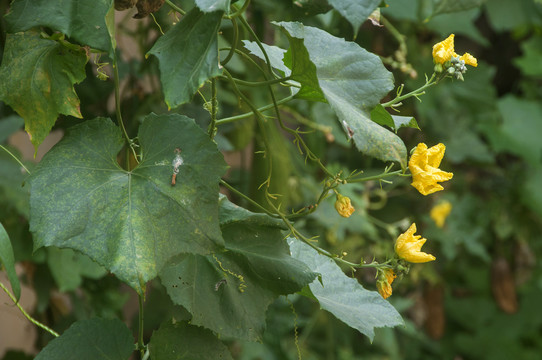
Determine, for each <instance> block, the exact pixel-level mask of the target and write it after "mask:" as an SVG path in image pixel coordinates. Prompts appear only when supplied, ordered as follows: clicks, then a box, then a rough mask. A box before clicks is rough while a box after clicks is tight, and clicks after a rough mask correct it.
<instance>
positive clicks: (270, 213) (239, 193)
mask: <svg viewBox="0 0 542 360" xmlns="http://www.w3.org/2000/svg"><path fill="white" fill-rule="evenodd" d="M220 184H221V185H222V186H224V187H225V188H227V189H228V190H230V191H232V192H234V193H235V194H237V195H238V196H240V197H242V198H243V199H245V200H246V201H248V202H249V203H251V204H252V205H254V206H255V207H257V208H258V209H260V210H261V211H263V212H264V213H266V214H267V215H269V216H272V217H277V215H276V214H273V213H272V212H271V211H269V210H267V209H266V208H264V207H263V206H261V205H260V204H258V203H257V202H256V201H254V200H253V199H251V198H250V197H248V196H246V195H245V194H243V193H242V192H240V191H239V190H237V189H236V188H234V187H233V186H231V185H230V184H228V183H227V182H226V181H224V180H222V179H221V180H220Z"/></svg>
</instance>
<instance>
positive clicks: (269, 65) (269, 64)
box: [239, 16, 278, 78]
mask: <svg viewBox="0 0 542 360" xmlns="http://www.w3.org/2000/svg"><path fill="white" fill-rule="evenodd" d="M239 19H240V20H241V25H243V27H244V28H245V29H246V30H247V31H248V32H249V33H250V35H252V37H253V38H254V40H255V41H256V44H257V45H258V47H259V48H260V50H261V51H262V54H263V56H264V58H265V63H266V65H267V70H268V71H269V73H270V74H272V75H273V77H275V78H277V77H278V76H277V75H276V74H275V73H274V72H273V68H272V67H271V61H270V60H269V56H268V55H267V51H265V48H264V47H263V44H262V42H261V41H260V39H259V38H258V35H256V33H255V32H254V30H252V28H251V27H250V25H249V24H248V22H247V20H246V19H245V18H244V17H242V16H241V17H240V18H239Z"/></svg>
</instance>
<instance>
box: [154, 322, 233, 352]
mask: <svg viewBox="0 0 542 360" xmlns="http://www.w3.org/2000/svg"><path fill="white" fill-rule="evenodd" d="M149 349H150V354H151V357H152V359H153V360H208V359H214V360H218V359H221V360H233V358H232V356H231V354H230V352H229V351H228V348H227V347H226V346H225V345H224V344H223V343H222V342H221V341H220V340H218V339H217V338H216V337H215V336H214V335H213V333H212V332H211V331H209V330H206V329H203V328H200V327H197V326H193V325H188V324H187V323H184V322H183V323H177V324H172V323H171V322H167V323H165V324H163V325H162V326H160V329H158V330H156V331H155V332H153V334H152V337H151V341H150V343H149Z"/></svg>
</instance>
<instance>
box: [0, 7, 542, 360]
mask: <svg viewBox="0 0 542 360" xmlns="http://www.w3.org/2000/svg"><path fill="white" fill-rule="evenodd" d="M177 3H178V4H180V5H181V6H183V8H187V9H188V8H190V7H191V6H193V4H191V2H190V1H188V0H186V1H178V2H177ZM8 5H9V1H7V0H0V11H1V13H2V14H3V13H5V12H6V11H7V8H8ZM383 5H385V6H384V7H382V8H381V18H380V19H379V21H378V23H373V22H371V21H367V22H365V23H364V24H363V25H362V27H361V28H360V29H359V31H358V32H357V36H356V37H355V41H356V42H357V43H358V44H359V45H360V46H362V47H363V48H365V49H367V50H368V51H371V52H373V53H375V54H378V55H380V56H381V57H382V60H383V62H384V63H385V64H386V66H387V67H388V69H389V70H390V71H392V72H393V74H394V77H395V84H396V86H399V85H401V84H404V86H405V91H404V92H405V93H406V92H408V91H411V90H414V89H416V88H418V87H420V86H421V85H423V84H424V82H425V75H427V76H430V75H431V74H432V72H433V61H432V56H431V51H432V46H433V44H435V43H437V42H440V41H442V40H444V39H445V38H447V37H448V36H449V35H450V34H451V33H454V34H455V35H456V36H455V50H456V52H457V53H459V54H463V53H464V52H469V53H470V54H472V55H474V56H475V57H476V58H477V59H478V67H476V68H472V67H469V70H468V71H467V73H466V74H465V76H464V77H465V81H464V82H461V81H457V80H454V81H452V80H450V79H446V80H445V81H442V82H441V83H439V84H438V85H437V86H434V87H431V88H429V89H428V90H427V91H426V94H425V95H423V96H421V97H420V100H421V101H418V100H417V99H414V98H412V99H408V100H406V101H404V103H403V105H402V106H401V107H400V108H399V110H400V111H401V112H400V115H403V116H413V117H414V118H415V119H416V121H417V123H418V125H419V127H420V129H421V130H417V129H410V128H409V129H400V130H399V131H398V134H399V136H401V138H402V139H403V140H404V141H405V144H406V145H407V148H408V149H411V148H413V147H415V146H416V145H417V144H418V143H419V142H425V143H426V144H427V145H428V146H432V145H435V144H437V143H440V142H442V143H444V144H445V145H446V155H445V158H444V161H443V163H442V164H441V167H440V168H441V169H443V170H445V171H451V172H453V173H454V178H453V179H452V180H451V181H449V182H447V183H444V184H443V185H444V187H445V190H444V191H442V192H438V193H435V194H432V195H429V196H422V195H420V194H419V193H418V192H417V191H416V190H415V189H414V188H412V187H411V186H410V185H409V181H408V178H404V179H393V182H392V183H378V182H373V183H371V182H368V183H363V184H351V185H347V186H343V187H341V193H343V194H344V195H347V196H349V197H350V198H351V199H352V202H353V204H354V206H355V208H356V212H355V213H354V214H353V215H352V217H350V218H348V219H343V218H341V217H340V216H339V215H338V214H337V213H336V212H335V210H334V208H333V202H334V197H331V198H330V199H328V200H327V201H325V202H324V203H323V204H322V205H321V206H320V207H319V209H318V211H316V212H314V213H313V214H312V215H311V216H310V217H308V218H303V219H302V220H300V221H298V222H297V227H299V228H300V229H302V231H303V232H304V233H305V234H310V235H311V236H316V235H318V236H319V241H320V244H321V245H322V246H323V247H326V248H328V249H330V250H331V251H333V252H334V253H342V252H343V251H344V252H347V253H348V255H347V256H346V257H345V258H346V259H347V260H351V261H358V260H359V259H360V258H363V259H365V260H366V261H371V260H373V258H376V259H377V260H380V261H384V260H385V259H386V257H387V256H391V254H392V253H393V244H394V241H395V238H396V237H397V235H398V234H399V229H400V228H404V226H405V224H406V225H407V226H408V224H410V223H411V222H416V224H417V225H418V233H419V234H422V235H423V237H425V238H427V239H428V242H427V243H426V245H425V246H424V251H426V252H429V253H431V254H434V255H435V256H436V257H437V261H434V262H431V263H427V264H423V265H413V266H412V267H411V269H410V273H409V274H408V275H407V276H404V277H403V278H398V279H397V280H396V281H395V282H394V283H393V295H392V297H390V298H389V301H390V302H391V303H392V304H393V305H394V306H395V307H396V308H397V309H398V310H399V311H400V312H401V314H402V315H403V317H404V319H405V323H406V325H405V326H404V327H398V328H394V329H378V331H377V333H376V337H375V340H374V342H373V343H372V344H371V343H370V342H369V341H368V339H367V338H365V337H364V336H363V335H361V334H360V333H358V332H357V331H355V330H353V329H351V328H349V327H348V326H347V325H345V324H343V323H341V322H340V321H338V320H336V319H335V318H334V317H333V316H332V315H331V314H329V313H326V312H325V311H320V310H319V309H318V304H317V303H315V302H313V301H311V300H310V299H307V298H304V297H300V296H295V295H293V296H292V295H291V296H289V297H288V299H285V298H280V299H279V300H278V301H277V302H275V303H274V304H273V305H272V306H271V307H270V308H269V311H268V326H267V332H266V335H265V340H264V343H263V344H260V343H242V342H238V341H234V340H232V341H230V342H229V345H230V349H231V351H232V354H233V355H234V358H236V359H243V360H249V359H262V360H271V359H273V360H274V359H277V360H279V359H281V360H282V359H297V358H298V350H297V347H296V345H295V336H294V323H295V322H296V323H297V326H298V331H299V338H298V345H299V348H300V350H301V353H302V355H303V359H305V360H311V359H330V360H334V359H336V360H354V359H364V360H366V359H405V360H409V359H413V360H414V359H416V360H419V359H454V360H462V359H464V360H467V359H477V360H479V359H481V360H483V359H491V360H499V359H503V360H504V359H533V360H534V359H540V358H541V357H540V354H542V310H541V309H540V304H542V268H541V266H540V262H539V261H538V259H539V258H540V257H541V256H542V221H541V216H542V139H541V137H542V102H541V100H542V1H539V0H536V1H535V0H516V1H507V0H487V1H483V0H471V1H468V0H456V1H453V2H452V1H447V0H440V1H436V0H435V1H433V0H408V1H407V0H386V1H385V4H384V3H383ZM132 15H133V14H132V13H129V12H123V13H117V20H118V22H119V39H118V43H119V51H120V53H121V59H122V62H121V64H119V70H120V76H121V78H122V94H123V100H122V107H123V114H124V115H123V117H124V118H126V119H129V121H130V129H129V131H131V132H132V135H133V134H134V133H135V130H136V129H137V125H138V122H139V120H140V119H141V118H142V117H143V116H144V115H145V114H147V113H149V112H151V111H154V112H156V113H164V112H167V108H166V107H165V105H164V103H163V96H162V94H161V91H160V83H159V80H158V73H159V72H158V66H157V62H156V60H155V58H153V57H150V58H149V59H147V60H145V59H144V54H145V53H146V52H147V51H148V50H149V49H150V47H151V46H152V45H153V43H154V40H155V39H156V37H157V36H158V34H159V29H158V26H157V25H156V23H155V22H154V21H153V20H152V19H145V20H143V21H141V20H133V19H132V18H131V16H132ZM274 20H277V21H300V22H303V23H304V24H305V25H312V26H316V27H319V28H322V29H325V30H326V31H328V32H329V33H331V34H333V35H335V36H338V37H342V38H345V39H347V40H350V41H352V40H354V35H355V31H354V29H353V28H352V26H351V25H350V23H349V22H348V21H346V20H345V19H344V18H343V17H341V15H340V14H339V13H338V12H336V11H334V10H331V8H330V7H329V6H328V5H327V3H326V1H325V0H297V1H292V0H274V1H263V0H253V1H252V4H251V7H250V8H249V10H248V21H249V23H250V24H252V25H253V26H254V28H255V30H256V32H257V33H258V35H259V36H260V38H261V39H263V41H264V42H266V43H268V44H276V45H278V46H281V47H282V48H287V47H288V43H287V40H286V39H285V38H284V37H283V35H281V34H280V31H279V30H278V29H277V28H276V27H275V26H273V25H272V24H271V21H274ZM156 21H157V22H158V23H159V24H160V25H161V28H162V29H163V31H167V29H168V27H170V26H171V24H172V23H173V22H174V21H176V19H175V17H174V15H172V14H171V13H169V9H167V8H166V7H163V8H162V9H161V10H160V11H159V12H158V13H156ZM0 27H1V30H2V31H1V34H2V38H1V39H0V54H1V51H2V49H3V44H4V43H5V23H4V22H3V20H0ZM246 36H247V35H246V34H245V37H244V38H245V39H246V38H247V37H246ZM230 39H231V29H230V28H228V24H226V23H224V28H223V33H222V36H221V45H219V46H220V47H223V46H229V43H228V41H229V40H230ZM224 54H225V53H224ZM224 56H225V55H224ZM101 61H106V59H105V60H104V59H102V60H101ZM98 62H99V61H94V60H91V61H90V62H89V64H88V66H87V79H86V80H85V81H84V82H83V83H81V84H80V85H77V86H76V91H77V93H78V95H79V97H80V99H81V111H82V114H83V116H84V117H85V119H90V118H94V117H96V116H109V117H111V118H114V104H113V97H112V96H113V95H112V94H113V81H112V80H111V79H109V80H106V81H101V80H99V79H98V78H97V77H96V73H97V72H96V68H97V65H96V63H98ZM228 68H229V69H230V71H231V72H232V73H234V74H235V75H236V77H238V78H245V79H247V80H251V81H256V80H261V79H259V78H257V77H255V75H254V73H253V72H252V71H251V69H250V68H249V66H247V64H246V63H244V62H242V60H240V59H239V58H236V57H234V59H233V60H232V61H231V62H230V63H229V64H228ZM104 71H105V72H106V73H108V72H109V74H110V69H109V68H108V66H105V68H104ZM250 90H251V91H250V94H249V95H250V97H251V99H252V100H253V101H254V102H255V103H256V104H258V105H259V106H263V105H265V104H268V103H269V102H270V99H269V97H268V92H267V90H266V89H265V88H262V89H259V88H258V89H250ZM278 91H279V92H280V90H278ZM283 92H284V94H287V92H286V90H284V91H283ZM202 95H203V97H205V98H207V99H209V89H208V86H206V87H204V88H202ZM390 95H391V97H393V95H394V93H393V92H392V93H390ZM218 97H219V102H220V105H219V107H220V109H219V118H220V117H228V116H233V115H236V114H240V113H244V112H246V111H248V109H247V108H244V107H243V105H240V104H239V102H238V99H237V98H236V97H235V96H234V95H232V92H231V91H230V89H229V87H228V85H227V84H225V83H221V84H220V85H219V91H218ZM391 97H390V99H391ZM387 100H389V99H387ZM387 100H385V101H387ZM203 104H204V100H202V97H200V96H196V97H194V101H193V102H192V103H190V104H187V105H184V106H182V107H181V108H179V109H176V110H175V111H177V112H179V113H182V114H185V115H187V116H190V117H193V118H195V119H196V120H197V121H198V122H200V124H201V126H202V127H203V128H206V126H207V122H208V113H207V112H206V110H205V109H204V108H203ZM269 115H272V114H271V113H269ZM282 115H283V117H284V119H285V120H286V122H287V123H288V124H289V125H290V126H291V127H294V128H296V127H300V128H301V129H304V130H307V131H309V132H310V133H308V134H307V135H306V136H305V140H306V141H307V143H308V144H309V146H310V147H311V149H312V150H313V152H315V153H316V154H317V155H318V156H319V157H320V158H321V159H322V161H323V162H324V163H325V164H327V166H328V167H329V168H331V169H334V170H336V171H339V170H340V169H344V170H345V171H348V170H349V171H352V170H355V169H358V170H363V171H364V172H365V174H367V175H370V174H378V173H381V172H382V171H383V169H384V167H385V166H386V164H384V163H382V162H379V161H377V160H374V159H370V158H367V157H364V156H362V155H361V154H360V153H359V152H357V150H355V149H354V147H353V145H352V143H351V142H349V141H348V139H347V137H346V136H345V134H344V132H343V131H342V129H341V126H340V124H339V123H338V121H337V119H336V118H335V117H334V114H333V112H332V111H331V110H330V109H329V106H328V105H327V104H323V103H307V102H304V101H293V102H290V103H288V104H286V105H285V106H284V107H283V108H282ZM80 121H81V120H79V119H74V118H71V117H65V116H63V117H61V118H60V119H59V120H58V121H57V125H56V126H55V128H54V131H53V133H52V134H51V136H50V138H49V139H47V140H46V142H45V143H44V144H43V145H42V146H41V147H40V149H39V150H40V151H39V153H38V156H37V157H36V158H35V159H34V158H33V149H32V147H31V145H30V143H29V141H28V139H27V137H26V135H25V134H24V132H22V130H21V129H22V126H23V122H22V120H21V119H20V118H19V117H18V116H17V115H16V114H15V113H14V112H13V110H12V109H11V108H9V107H8V106H6V105H4V104H3V103H1V102H0V144H2V145H4V146H5V147H6V148H8V149H9V150H10V151H12V152H14V153H15V154H17V156H19V157H20V158H24V159H25V161H26V163H27V164H28V166H30V167H31V166H32V164H33V163H35V162H36V161H38V160H39V159H40V157H41V156H42V154H43V153H45V152H46V151H47V150H48V149H49V148H50V147H51V146H52V144H54V143H55V142H56V141H58V139H60V138H61V136H62V133H63V129H65V128H66V127H69V126H72V125H73V124H75V123H77V122H80ZM268 126H269V128H268V129H267V132H268V134H271V135H272V136H271V144H272V147H273V149H274V150H276V152H274V153H273V162H274V169H276V170H274V172H273V179H272V186H273V187H274V188H272V189H271V191H270V192H275V193H281V194H282V195H283V206H285V207H291V208H294V209H298V208H300V207H302V206H307V205H309V204H312V203H314V202H315V200H316V197H317V196H318V194H319V192H320V191H321V180H322V179H323V175H322V174H321V173H320V170H319V169H318V168H316V167H314V166H313V164H311V163H305V162H304V158H303V157H302V156H300V155H299V153H298V151H297V149H296V147H295V145H294V144H292V141H291V140H292V139H290V138H288V137H287V136H285V135H284V134H283V133H281V132H280V131H279V130H278V129H277V127H276V126H275V124H274V123H273V122H272V121H269V122H268ZM258 131H259V130H258V129H257V127H256V126H255V123H254V119H251V118H249V119H246V120H243V121H238V122H234V123H231V124H228V125H225V126H223V127H220V128H219V133H218V135H217V138H216V140H217V143H218V145H219V148H220V149H221V150H222V151H223V153H224V156H225V158H226V161H227V162H228V164H229V165H230V166H231V169H230V171H229V174H228V181H229V182H230V183H231V184H232V185H234V186H235V187H236V188H237V189H239V190H241V191H242V192H244V193H246V194H249V195H250V196H251V197H252V198H254V199H256V200H257V201H259V202H260V203H262V204H263V203H265V201H262V200H263V194H262V193H261V192H259V191H258V186H259V185H260V184H261V183H262V181H263V180H264V178H265V176H266V175H267V172H266V171H267V170H266V161H265V159H263V158H262V157H261V156H258V155H254V154H255V152H257V151H258V150H259V149H260V148H261V146H262V144H261V136H260V134H259V133H258ZM24 178H25V174H24V173H22V172H21V169H20V166H19V165H18V164H17V163H16V162H15V161H13V159H12V158H11V157H10V156H9V155H8V154H7V153H6V152H5V151H3V150H1V149H0V222H1V223H2V224H3V225H4V227H5V228H6V230H7V232H8V234H9V236H10V239H11V241H12V243H13V247H14V251H15V255H16V260H17V261H18V272H19V275H20V278H21V279H22V280H23V283H24V284H25V287H24V289H23V293H22V300H21V301H22V303H23V306H25V308H26V309H27V310H28V311H29V312H30V313H32V314H33V315H34V316H35V317H36V318H37V319H38V320H40V321H42V322H44V323H47V324H49V325H50V326H51V327H52V328H54V329H55V330H57V331H62V330H63V329H65V328H67V327H68V326H69V325H70V324H71V323H72V322H73V321H74V320H79V319H84V318H88V317H92V316H103V317H112V316H120V317H121V318H123V319H125V320H126V321H128V322H130V321H132V320H133V318H134V316H135V312H136V311H137V299H136V298H134V297H133V292H132V291H131V290H130V289H128V288H126V287H125V286H123V285H122V284H120V282H119V281H118V280H117V279H116V278H114V277H113V276H110V275H108V274H107V273H106V272H105V271H104V270H103V269H102V268H101V267H100V266H98V265H97V264H95V263H93V262H92V261H91V260H90V259H88V258H86V257H84V256H83V255H81V254H77V253H75V252H73V251H71V250H59V249H54V248H47V249H40V250H39V251H36V252H34V253H33V252H32V235H31V234H30V232H29V231H28V220H27V219H28V213H29V205H28V192H27V188H25V187H22V186H21V185H22V184H23V183H24ZM229 195H232V194H229ZM232 200H233V201H234V202H236V203H237V204H239V205H241V206H245V207H247V208H250V204H247V203H245V202H243V199H238V198H235V197H232ZM442 203H449V204H451V211H450V214H449V216H448V217H447V218H446V219H445V222H444V223H443V224H437V223H435V221H434V219H432V218H431V216H430V213H431V210H432V209H433V208H434V207H435V206H438V205H439V204H442ZM352 275H353V276H355V277H356V278H357V279H358V280H359V281H360V283H361V284H362V285H363V286H364V287H366V288H369V289H373V290H374V289H375V278H374V276H375V274H374V272H371V271H369V270H363V271H357V272H356V273H355V274H352ZM3 276H4V273H3V272H2V273H0V277H1V279H2V282H4V283H7V282H6V281H5V277H3ZM3 295H4V294H1V295H0V358H1V359H5V360H8V359H26V358H28V359H31V358H32V354H35V352H36V351H38V350H39V349H40V348H42V347H43V346H44V345H45V344H46V343H47V342H48V341H49V340H50V336H49V335H48V334H45V333H44V332H41V331H37V330H36V328H35V327H34V326H32V325H31V324H29V323H28V322H27V321H26V319H24V317H22V316H21V315H20V314H19V313H18V310H17V309H16V308H15V307H14V306H12V304H11V303H10V302H9V300H8V299H7V298H5V297H3ZM134 299H135V306H134ZM290 302H293V304H294V308H295V316H294V314H293V313H292V310H291V307H290ZM146 306H147V307H148V309H149V310H148V311H147V312H146V316H147V317H148V318H147V319H146V324H145V325H146V327H147V328H148V335H149V336H150V334H151V333H152V330H153V329H155V328H157V327H158V325H159V324H160V323H161V321H163V320H164V319H165V318H166V317H167V316H171V314H174V313H178V312H179V311H180V310H179V309H177V308H174V307H173V305H171V304H170V301H169V299H168V298H167V295H166V294H165V291H164V290H163V288H162V286H161V285H160V284H159V283H158V282H153V283H152V284H150V285H149V295H148V297H147V303H146ZM294 318H295V319H296V320H295V322H294ZM8 335H9V336H10V337H8Z"/></svg>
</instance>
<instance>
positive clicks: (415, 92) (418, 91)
mask: <svg viewBox="0 0 542 360" xmlns="http://www.w3.org/2000/svg"><path fill="white" fill-rule="evenodd" d="M445 76H446V74H444V76H441V77H440V78H438V79H436V80H435V77H436V74H435V73H433V75H431V78H430V79H429V80H427V81H426V82H425V84H424V85H422V86H421V87H419V88H418V89H416V90H413V91H411V92H409V93H408V94H405V95H401V96H397V97H396V98H395V99H393V100H390V101H388V102H386V103H383V104H381V105H382V106H383V107H390V106H393V105H395V104H397V103H398V102H400V101H402V100H405V99H408V98H410V97H413V96H414V97H418V96H419V95H423V94H424V90H425V89H427V88H429V87H431V86H433V85H436V84H438V83H439V81H440V80H442V79H443V78H444V77H445ZM426 79H427V78H426Z"/></svg>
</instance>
